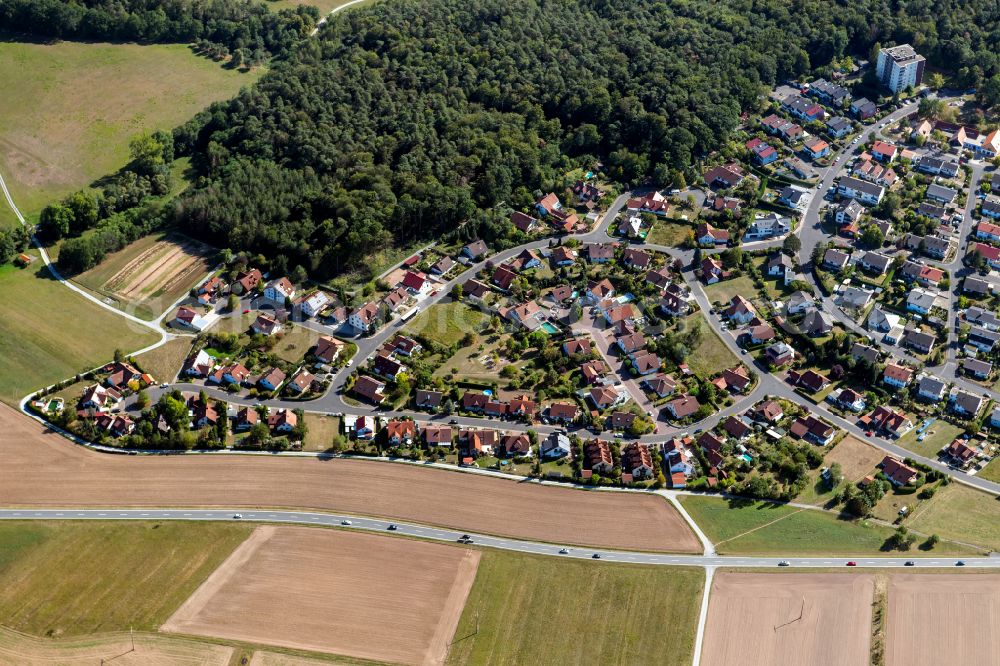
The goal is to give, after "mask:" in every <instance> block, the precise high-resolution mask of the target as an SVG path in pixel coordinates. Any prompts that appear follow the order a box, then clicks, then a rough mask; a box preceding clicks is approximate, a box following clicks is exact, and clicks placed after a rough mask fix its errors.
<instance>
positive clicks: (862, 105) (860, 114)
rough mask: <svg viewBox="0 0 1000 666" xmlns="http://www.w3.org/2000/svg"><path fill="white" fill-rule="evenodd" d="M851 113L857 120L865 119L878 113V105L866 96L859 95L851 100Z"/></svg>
mask: <svg viewBox="0 0 1000 666" xmlns="http://www.w3.org/2000/svg"><path fill="white" fill-rule="evenodd" d="M851 113H853V114H854V117H855V118H857V119H858V120H867V119H869V118H871V117H873V116H874V115H875V114H876V113H878V107H876V106H875V103H874V102H872V101H871V100H869V99H868V98H867V97H861V98H860V99H856V100H854V101H853V102H851Z"/></svg>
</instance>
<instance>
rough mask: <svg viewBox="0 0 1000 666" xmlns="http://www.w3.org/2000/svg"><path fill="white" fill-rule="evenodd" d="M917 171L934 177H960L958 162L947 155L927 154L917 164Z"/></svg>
mask: <svg viewBox="0 0 1000 666" xmlns="http://www.w3.org/2000/svg"><path fill="white" fill-rule="evenodd" d="M915 168H916V170H917V171H921V172H923V173H926V174H929V175H932V176H944V177H945V178H954V177H955V176H956V175H958V169H959V167H958V162H957V161H956V160H955V159H953V158H951V157H948V156H947V155H940V154H938V155H933V154H927V155H924V156H923V157H921V158H920V159H919V160H918V161H917V163H916V167H915Z"/></svg>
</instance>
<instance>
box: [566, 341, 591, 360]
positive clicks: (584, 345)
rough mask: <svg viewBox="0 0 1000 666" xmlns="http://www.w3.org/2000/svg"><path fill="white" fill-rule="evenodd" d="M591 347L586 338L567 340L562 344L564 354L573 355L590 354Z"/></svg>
mask: <svg viewBox="0 0 1000 666" xmlns="http://www.w3.org/2000/svg"><path fill="white" fill-rule="evenodd" d="M591 348H592V344H591V342H590V340H589V339H587V338H578V339H574V340H567V341H566V342H564V343H563V346H562V350H563V354H565V355H566V356H573V355H574V354H590V350H591Z"/></svg>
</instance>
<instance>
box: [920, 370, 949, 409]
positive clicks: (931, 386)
mask: <svg viewBox="0 0 1000 666" xmlns="http://www.w3.org/2000/svg"><path fill="white" fill-rule="evenodd" d="M947 386H948V385H947V384H946V383H945V382H943V381H941V380H940V379H938V378H937V377H931V376H930V375H925V376H923V377H921V378H920V380H919V381H918V382H917V396H919V397H921V398H923V399H924V400H930V401H931V402H940V401H941V398H943V397H944V390H945V388H946V387H947Z"/></svg>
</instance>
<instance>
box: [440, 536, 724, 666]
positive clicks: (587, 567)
mask: <svg viewBox="0 0 1000 666" xmlns="http://www.w3.org/2000/svg"><path fill="white" fill-rule="evenodd" d="M704 579H705V577H704V574H703V573H702V572H701V571H700V570H699V569H693V568H682V567H644V566H635V565H619V564H608V563H598V562H580V561H568V560H558V559H556V558H552V557H541V556H533V555H522V554H515V553H504V552H496V551H489V550H487V551H484V552H483V555H482V559H481V560H480V563H479V571H478V572H477V574H476V582H475V585H474V586H473V588H472V591H471V592H470V593H469V599H468V601H467V602H466V604H465V610H464V611H463V613H462V619H461V621H460V622H459V625H458V629H457V630H456V631H455V637H454V639H453V640H452V644H451V649H450V652H449V655H448V662H449V663H451V664H483V663H490V664H579V663H592V664H633V663H642V662H647V661H649V662H655V663H657V664H690V663H691V658H692V652H693V649H694V634H695V629H696V626H697V622H698V612H699V607H700V603H701V592H702V586H703V585H704ZM477 627H478V632H477V631H476V629H477Z"/></svg>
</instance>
